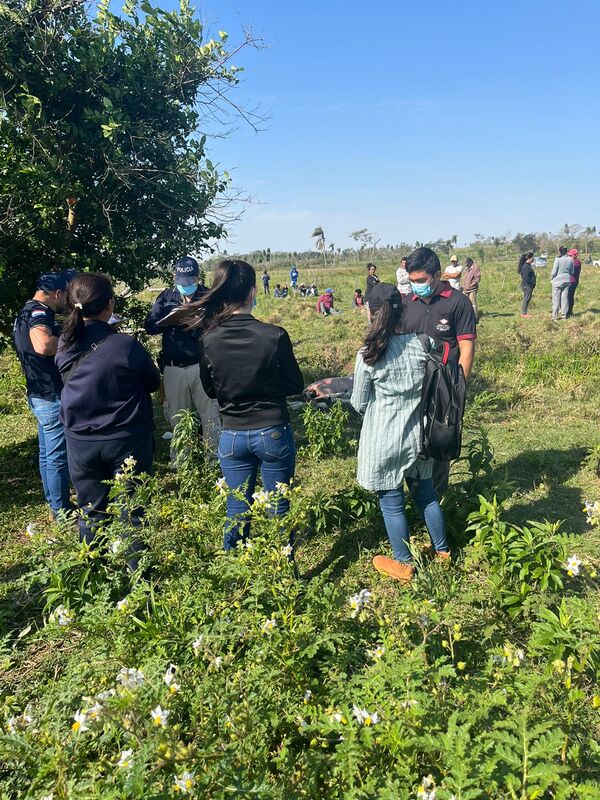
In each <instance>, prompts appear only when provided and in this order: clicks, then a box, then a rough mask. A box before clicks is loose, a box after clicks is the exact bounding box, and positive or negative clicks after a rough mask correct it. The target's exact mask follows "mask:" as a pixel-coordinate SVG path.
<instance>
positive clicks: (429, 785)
mask: <svg viewBox="0 0 600 800" xmlns="http://www.w3.org/2000/svg"><path fill="white" fill-rule="evenodd" d="M435 795H436V788H435V781H434V780H433V777H432V776H431V775H424V776H423V777H422V778H421V785H420V786H419V788H418V789H417V799H418V800H435Z"/></svg>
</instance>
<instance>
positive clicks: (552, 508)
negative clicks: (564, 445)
mask: <svg viewBox="0 0 600 800" xmlns="http://www.w3.org/2000/svg"><path fill="white" fill-rule="evenodd" d="M586 455H587V450H586V448H584V447H574V448H572V449H570V450H559V449H557V448H550V449H540V450H527V451H525V452H523V453H519V455H518V456H515V457H514V458H512V459H510V461H507V462H506V463H505V464H502V465H500V466H498V467H497V469H496V471H495V473H494V474H495V475H496V476H497V480H498V481H500V479H502V478H503V477H504V474H505V472H506V475H507V477H508V479H509V480H510V481H512V482H513V483H514V486H515V491H516V492H517V493H519V494H527V493H529V492H533V491H535V490H537V489H540V488H542V489H544V490H545V491H544V496H543V497H540V498H538V499H535V500H532V501H529V500H525V499H523V500H522V501H517V502H516V503H515V504H514V505H512V506H511V507H510V509H509V511H508V514H507V516H508V518H509V519H510V521H511V522H514V523H515V524H517V525H523V524H525V523H526V522H527V521H528V520H535V521H541V520H543V519H547V520H549V521H550V522H554V521H556V520H565V524H564V525H563V530H564V531H565V532H566V533H575V534H582V533H586V532H587V530H588V527H587V523H586V520H585V515H584V514H583V511H582V508H583V501H584V499H585V498H583V497H582V493H581V490H580V489H579V488H577V487H575V486H567V485H566V484H567V482H568V481H569V480H570V479H571V478H572V477H573V475H576V474H577V473H578V472H579V470H580V469H581V467H582V464H583V462H584V460H585V457H586ZM493 477H494V476H492V485H493V483H494V479H493Z"/></svg>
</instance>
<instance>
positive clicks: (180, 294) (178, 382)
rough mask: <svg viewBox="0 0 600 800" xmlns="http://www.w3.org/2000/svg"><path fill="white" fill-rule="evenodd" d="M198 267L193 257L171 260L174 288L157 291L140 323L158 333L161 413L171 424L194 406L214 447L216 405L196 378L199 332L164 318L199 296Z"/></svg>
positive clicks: (218, 427) (217, 427)
mask: <svg viewBox="0 0 600 800" xmlns="http://www.w3.org/2000/svg"><path fill="white" fill-rule="evenodd" d="M199 275H200V268H199V267H198V262H197V261H196V259H195V258H190V257H189V256H185V257H184V258H180V259H179V261H177V263H176V264H175V272H174V279H175V288H174V289H165V290H164V291H163V292H161V293H160V294H159V295H158V297H157V298H156V301H155V303H154V305H153V306H152V309H151V310H150V313H149V314H148V316H147V317H146V321H145V323H144V327H145V329H146V332H147V333H149V334H152V335H157V334H162V359H163V363H164V375H163V380H164V390H165V404H164V412H165V417H166V419H167V421H168V422H169V424H170V425H171V427H174V426H175V424H176V422H177V414H178V413H179V412H180V411H182V410H183V409H190V410H192V409H195V410H196V411H197V412H198V414H199V416H200V420H201V422H202V431H203V434H204V440H205V441H206V442H207V443H208V444H210V446H211V447H212V448H213V449H214V450H215V451H216V449H217V446H218V444H219V434H220V432H221V424H220V422H219V407H218V405H217V402H216V400H211V399H210V398H209V397H208V395H207V394H206V392H205V391H204V388H203V386H202V383H201V381H200V368H199V359H200V357H199V351H198V341H199V339H200V335H201V334H200V332H199V331H198V330H193V331H191V330H188V329H187V328H186V327H185V326H182V325H181V324H180V321H176V322H173V323H171V324H170V323H169V320H168V319H165V317H167V316H168V315H169V314H170V313H171V312H172V311H173V310H174V309H176V308H178V307H180V306H181V305H182V304H187V303H191V302H195V301H197V300H199V299H200V298H201V297H202V295H203V294H204V292H205V291H206V287H204V286H203V285H202V284H200V283H199Z"/></svg>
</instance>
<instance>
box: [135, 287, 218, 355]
mask: <svg viewBox="0 0 600 800" xmlns="http://www.w3.org/2000/svg"><path fill="white" fill-rule="evenodd" d="M205 291H206V288H205V287H204V286H198V288H197V289H196V291H195V293H194V295H193V296H192V302H194V303H195V302H196V300H200V298H201V297H202V295H203V294H204V292H205ZM182 303H183V298H182V296H181V295H180V294H179V292H178V291H177V289H165V290H164V291H163V292H161V293H160V294H159V295H158V297H157V298H156V300H155V301H154V305H153V306H152V308H151V309H150V313H149V314H148V316H147V317H146V321H145V322H144V328H145V329H146V333H149V334H151V335H153V336H155V335H157V334H162V352H163V358H164V360H165V364H166V366H171V365H174V366H177V367H189V365H190V364H197V363H198V341H199V339H200V332H199V330H193V331H190V330H187V329H186V328H185V327H183V326H181V325H170V326H166V327H164V326H162V325H160V326H159V324H158V323H159V322H160V320H161V319H163V318H164V317H166V316H167V314H170V313H171V311H173V310H174V309H175V308H179V306H180V305H182Z"/></svg>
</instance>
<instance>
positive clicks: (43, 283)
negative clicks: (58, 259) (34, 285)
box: [38, 272, 69, 292]
mask: <svg viewBox="0 0 600 800" xmlns="http://www.w3.org/2000/svg"><path fill="white" fill-rule="evenodd" d="M68 283H69V279H68V278H67V276H66V275H65V273H64V272H46V273H44V274H43V275H40V277H39V278H38V289H39V290H40V291H42V292H64V291H65V290H66V288H67V284H68Z"/></svg>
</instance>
